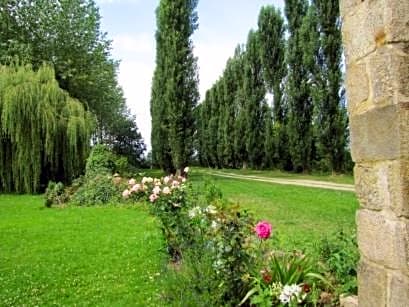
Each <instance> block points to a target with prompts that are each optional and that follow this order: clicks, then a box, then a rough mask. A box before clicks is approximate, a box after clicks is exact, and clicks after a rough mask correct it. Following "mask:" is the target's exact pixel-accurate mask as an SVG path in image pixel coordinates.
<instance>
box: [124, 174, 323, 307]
mask: <svg viewBox="0 0 409 307" xmlns="http://www.w3.org/2000/svg"><path fill="white" fill-rule="evenodd" d="M185 172H188V169H185ZM122 198H123V200H124V201H126V202H128V201H135V200H139V201H140V200H145V201H146V202H148V203H149V207H150V209H151V212H152V213H153V214H154V215H155V216H157V217H158V218H159V220H160V221H161V228H162V230H163V234H164V237H165V240H166V244H167V249H168V252H169V254H170V256H171V257H172V260H173V261H175V262H177V263H181V264H182V265H183V267H184V269H182V271H183V272H184V273H181V274H188V276H190V278H188V279H185V278H181V279H180V281H179V282H180V285H179V287H180V289H179V290H175V285H172V290H171V292H175V291H176V293H179V294H178V295H180V294H181V293H183V291H185V290H186V289H191V291H192V292H193V293H194V294H190V297H195V300H198V301H200V297H201V296H203V300H202V302H206V304H208V305H216V306H219V305H229V306H230V305H231V306H237V305H238V304H239V303H240V301H241V298H243V300H242V301H241V304H245V303H248V302H250V303H251V304H252V305H259V306H272V305H274V306H275V305H281V306H285V305H288V306H294V305H297V304H303V305H308V304H310V303H311V304H313V303H317V302H318V297H319V292H320V291H319V285H320V283H324V282H325V280H324V278H323V277H322V276H321V275H318V274H316V273H315V272H314V268H313V266H312V262H311V261H310V260H309V258H308V257H306V256H305V255H302V254H299V253H290V254H286V253H278V252H271V251H268V248H267V245H266V244H267V241H268V239H269V238H271V237H272V229H273V227H272V225H271V224H270V223H269V222H267V221H260V222H259V223H257V224H256V223H254V219H253V218H252V216H251V215H250V214H248V213H247V212H245V211H242V210H240V208H239V207H238V206H235V205H232V204H229V203H228V202H227V201H225V200H223V199H222V195H221V192H220V190H218V189H217V187H215V186H214V185H212V184H207V183H206V185H205V191H200V192H199V191H197V190H195V189H194V188H193V187H192V186H191V185H190V184H189V183H188V182H187V181H186V178H185V177H180V176H166V177H163V178H160V179H157V178H151V177H143V178H142V179H141V180H140V181H137V180H135V179H133V178H131V179H129V180H128V181H127V186H126V187H125V189H124V190H123V191H122ZM183 282H184V283H185V284H183ZM209 293H210V294H211V295H209ZM172 295H174V294H172V293H170V294H168V295H167V297H172ZM174 299H178V298H177V297H174Z"/></svg>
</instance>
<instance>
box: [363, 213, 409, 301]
mask: <svg viewBox="0 0 409 307" xmlns="http://www.w3.org/2000/svg"><path fill="white" fill-rule="evenodd" d="M357 224H358V246H359V249H360V251H361V255H363V256H364V257H365V258H366V259H369V260H371V261H373V262H375V263H377V264H379V265H383V266H385V267H388V268H391V269H397V270H402V271H407V270H408V269H409V268H408V265H409V254H408V253H409V233H408V225H409V223H405V222H402V221H401V220H391V219H390V218H389V217H387V216H385V214H384V212H376V211H370V210H365V209H361V210H359V211H358V214H357ZM360 301H361V299H360Z"/></svg>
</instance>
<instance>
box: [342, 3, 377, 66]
mask: <svg viewBox="0 0 409 307" xmlns="http://www.w3.org/2000/svg"><path fill="white" fill-rule="evenodd" d="M348 4H349V7H350V8H352V7H353V13H351V14H348V13H346V14H345V16H344V19H343V26H342V38H343V42H344V46H345V60H346V63H347V64H350V63H353V62H355V61H356V60H358V59H360V58H362V57H364V56H365V55H367V54H369V53H370V52H373V51H374V50H375V49H376V41H375V37H376V36H377V33H379V32H380V31H382V30H383V29H384V22H383V15H384V5H383V4H382V3H381V2H380V1H364V2H363V3H362V4H361V5H355V6H354V2H353V1H347V2H346V3H345V5H348ZM342 7H343V6H341V8H342ZM347 8H348V6H347V7H345V8H343V10H346V9H347Z"/></svg>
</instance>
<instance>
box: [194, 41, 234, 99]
mask: <svg viewBox="0 0 409 307" xmlns="http://www.w3.org/2000/svg"><path fill="white" fill-rule="evenodd" d="M235 46H236V42H233V41H228V40H225V41H223V42H220V41H219V42H208V41H199V42H197V43H196V47H195V50H194V53H195V55H196V56H197V57H198V65H199V78H200V84H199V91H200V99H201V100H203V99H204V98H205V93H206V91H207V90H208V89H210V87H211V86H212V85H213V84H214V83H215V82H216V81H217V79H218V78H219V77H220V76H221V75H222V73H223V70H224V68H225V67H226V62H227V60H228V58H229V57H231V56H233V54H234V48H235Z"/></svg>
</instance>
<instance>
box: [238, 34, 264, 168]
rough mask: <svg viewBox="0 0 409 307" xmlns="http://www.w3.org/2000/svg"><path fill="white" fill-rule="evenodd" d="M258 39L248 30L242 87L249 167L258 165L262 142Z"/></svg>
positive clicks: (262, 87)
mask: <svg viewBox="0 0 409 307" xmlns="http://www.w3.org/2000/svg"><path fill="white" fill-rule="evenodd" d="M259 50H260V39H259V36H258V32H255V31H250V33H249V35H248V40H247V45H246V53H245V57H244V58H245V62H244V74H243V75H244V82H243V86H244V87H243V89H244V95H245V98H244V99H245V102H244V112H245V130H244V142H245V144H246V151H247V153H248V158H249V161H248V162H250V166H251V167H256V168H257V167H260V166H261V163H262V152H263V144H264V142H262V141H261V137H260V136H261V131H262V125H263V121H262V119H263V118H262V106H263V102H264V97H265V94H266V92H265V87H264V80H263V75H262V64H261V59H260V53H259Z"/></svg>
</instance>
